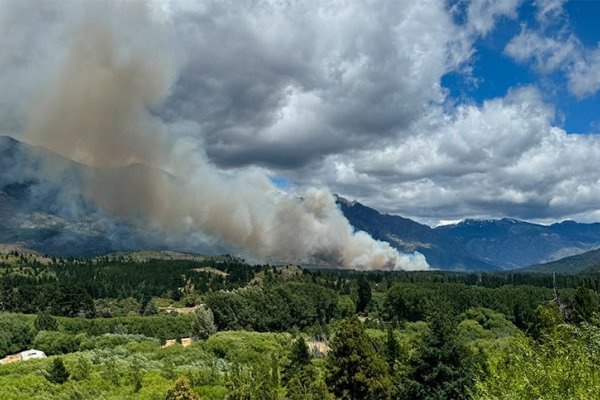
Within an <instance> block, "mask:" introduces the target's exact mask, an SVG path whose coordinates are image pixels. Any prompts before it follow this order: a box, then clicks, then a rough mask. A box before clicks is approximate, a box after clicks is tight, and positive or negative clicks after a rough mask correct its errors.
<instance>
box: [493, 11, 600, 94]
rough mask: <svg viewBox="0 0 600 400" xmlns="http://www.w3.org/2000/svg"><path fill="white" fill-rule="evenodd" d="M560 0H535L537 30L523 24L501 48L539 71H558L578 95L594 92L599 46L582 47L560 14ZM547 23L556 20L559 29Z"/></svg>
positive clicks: (599, 78) (599, 86) (599, 75)
mask: <svg viewBox="0 0 600 400" xmlns="http://www.w3.org/2000/svg"><path fill="white" fill-rule="evenodd" d="M564 3H565V1H562V0H544V1H541V0H540V1H536V3H535V5H536V6H537V13H536V18H537V19H538V21H539V22H540V27H539V28H538V29H537V30H531V29H530V28H528V27H527V26H523V27H522V29H521V32H520V33H519V34H518V35H517V36H515V37H513V38H512V39H511V40H510V42H509V43H508V44H507V45H506V47H505V49H504V52H505V54H507V55H508V56H509V57H511V58H512V59H514V60H515V61H517V62H519V63H521V64H531V65H532V66H533V68H534V69H535V70H536V71H537V72H539V73H542V74H550V73H553V72H555V71H561V72H562V73H563V74H564V75H565V77H566V79H567V88H568V90H569V92H570V93H571V94H573V95H574V96H576V97H578V98H585V97H588V96H592V95H594V94H595V93H596V92H598V90H600V72H598V71H600V47H596V48H589V47H586V46H585V45H584V44H583V43H582V42H581V41H580V40H579V38H577V36H576V35H575V34H573V33H572V32H571V29H570V26H569V24H568V21H566V20H565V19H561V18H559V17H560V16H562V15H563V13H564V10H563V4H564ZM550 23H560V24H561V26H560V29H548V25H549V24H550Z"/></svg>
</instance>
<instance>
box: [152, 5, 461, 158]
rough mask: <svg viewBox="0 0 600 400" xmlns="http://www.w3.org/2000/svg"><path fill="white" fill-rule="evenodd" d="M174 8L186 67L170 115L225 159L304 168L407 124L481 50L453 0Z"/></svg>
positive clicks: (213, 154) (383, 137) (373, 141)
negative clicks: (449, 5) (447, 1)
mask: <svg viewBox="0 0 600 400" xmlns="http://www.w3.org/2000/svg"><path fill="white" fill-rule="evenodd" d="M182 7H184V10H181V11H182V12H180V13H178V12H175V14H174V18H175V21H176V22H175V25H176V29H177V31H178V32H179V34H178V37H180V38H181V39H182V40H181V43H180V46H181V52H182V53H184V54H185V55H186V57H185V58H186V60H185V65H184V69H183V73H182V74H181V76H180V78H179V80H178V82H177V83H176V85H175V87H174V88H173V95H172V96H171V98H170V99H169V102H168V103H167V104H166V106H165V110H164V113H165V114H166V115H167V117H169V116H170V117H171V118H182V117H185V118H187V119H189V120H191V121H195V122H196V123H197V124H198V126H199V129H200V130H201V131H202V132H203V134H204V135H205V138H206V149H207V152H208V155H209V157H210V158H211V159H212V160H214V161H215V162H216V163H217V164H219V165H222V166H239V165H246V164H250V163H258V164H261V165H265V166H272V167H279V168H297V167H299V166H302V165H305V164H306V163H309V162H312V161H315V160H317V159H319V158H321V157H323V156H325V155H327V154H334V153H338V152H343V151H347V150H350V149H357V148H364V147H365V146H376V145H377V144H378V143H381V142H382V141H386V140H388V139H389V138H395V137H397V135H398V133H399V132H401V131H402V130H403V129H404V128H406V127H408V126H409V125H410V123H412V122H413V121H414V120H415V119H417V118H418V117H419V116H420V115H421V113H423V112H424V110H425V106H426V105H427V104H429V103H431V102H433V103H441V102H443V100H444V98H445V91H444V90H443V88H442V87H441V85H440V79H441V77H442V76H443V75H444V74H445V73H447V72H449V71H451V70H453V69H455V68H456V67H457V66H458V65H460V64H461V63H462V62H464V61H466V60H467V59H468V58H469V57H470V55H471V48H470V40H471V39H470V38H469V37H468V35H466V34H465V33H464V30H463V29H462V28H461V27H459V26H457V25H456V24H455V23H454V22H453V20H452V18H451V16H450V15H449V13H448V12H447V10H446V9H445V8H444V4H443V2H439V1H420V2H401V3H399V2H379V3H376V4H370V3H364V2H355V1H340V2H302V3H295V2H291V3H287V2H242V3H240V4H239V5H237V6H235V7H232V6H230V5H226V4H224V3H223V2H212V1H209V2H204V3H202V6H201V7H194V8H192V9H187V8H186V6H185V5H183V6H182Z"/></svg>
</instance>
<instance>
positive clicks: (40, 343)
mask: <svg viewBox="0 0 600 400" xmlns="http://www.w3.org/2000/svg"><path fill="white" fill-rule="evenodd" d="M84 337H85V336H81V335H69V334H68V333H64V332H54V331H40V332H38V334H37V335H36V337H35V339H34V340H33V347H34V348H35V349H38V350H42V351H43V352H44V353H46V354H47V355H49V356H50V355H54V354H65V353H74V352H76V351H78V350H79V345H80V344H81V340H82V338H84Z"/></svg>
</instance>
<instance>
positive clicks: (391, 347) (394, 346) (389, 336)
mask: <svg viewBox="0 0 600 400" xmlns="http://www.w3.org/2000/svg"><path fill="white" fill-rule="evenodd" d="M399 355H400V344H399V343H398V339H397V338H396V335H395V334H394V329H393V328H392V326H391V325H388V327H387V333H386V339H385V360H386V361H387V364H388V368H389V371H390V375H392V376H393V375H394V370H395V366H396V360H398V356H399Z"/></svg>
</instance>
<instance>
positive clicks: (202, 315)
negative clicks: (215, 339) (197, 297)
mask: <svg viewBox="0 0 600 400" xmlns="http://www.w3.org/2000/svg"><path fill="white" fill-rule="evenodd" d="M216 331H217V327H216V326H215V318H214V316H213V312H212V310H211V309H210V308H208V307H205V306H200V307H198V308H197V309H196V311H195V312H194V320H193V321H192V336H194V337H196V338H199V339H208V338H209V337H210V335H212V334H213V333H215V332H216Z"/></svg>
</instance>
